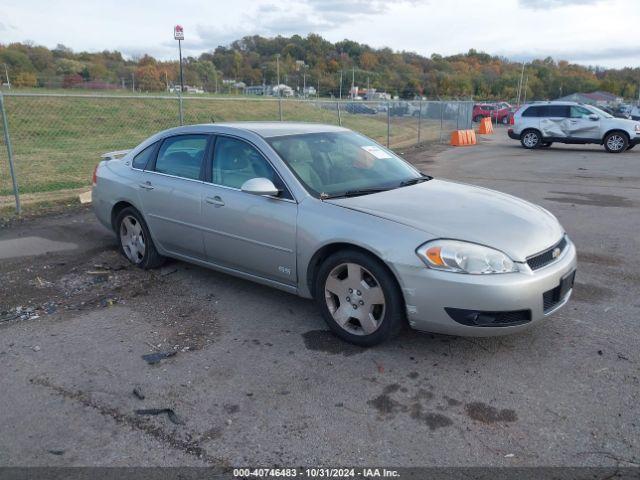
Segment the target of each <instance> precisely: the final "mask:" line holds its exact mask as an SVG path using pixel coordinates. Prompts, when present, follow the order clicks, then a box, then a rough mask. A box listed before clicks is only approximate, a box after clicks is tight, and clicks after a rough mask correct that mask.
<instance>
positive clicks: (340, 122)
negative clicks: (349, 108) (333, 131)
mask: <svg viewBox="0 0 640 480" xmlns="http://www.w3.org/2000/svg"><path fill="white" fill-rule="evenodd" d="M336 105H338V125H340V126H342V114H341V113H340V100H338V101H337V102H336Z"/></svg>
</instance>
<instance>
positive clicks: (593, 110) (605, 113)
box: [589, 106, 613, 118]
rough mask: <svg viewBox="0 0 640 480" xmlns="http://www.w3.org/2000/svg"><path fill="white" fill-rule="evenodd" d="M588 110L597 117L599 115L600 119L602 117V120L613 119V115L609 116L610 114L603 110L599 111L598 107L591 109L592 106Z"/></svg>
mask: <svg viewBox="0 0 640 480" xmlns="http://www.w3.org/2000/svg"><path fill="white" fill-rule="evenodd" d="M589 109H590V110H591V111H592V112H593V113H595V114H597V115H600V116H601V117H604V118H613V115H611V114H609V113H607V112H605V111H604V110H601V109H599V108H598V107H593V106H592V107H589Z"/></svg>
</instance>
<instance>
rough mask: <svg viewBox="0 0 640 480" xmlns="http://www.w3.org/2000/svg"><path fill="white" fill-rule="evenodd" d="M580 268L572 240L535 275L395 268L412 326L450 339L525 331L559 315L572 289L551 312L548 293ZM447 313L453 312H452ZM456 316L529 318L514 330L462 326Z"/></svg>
mask: <svg viewBox="0 0 640 480" xmlns="http://www.w3.org/2000/svg"><path fill="white" fill-rule="evenodd" d="M518 265H522V264H518ZM576 265H577V255H576V249H575V246H574V245H573V243H572V242H571V241H570V240H569V241H568V245H567V247H566V248H565V249H564V251H563V252H562V254H561V256H560V257H559V258H558V259H557V260H556V261H554V262H553V263H551V264H549V265H547V266H545V267H543V268H541V269H539V270H536V271H531V270H530V269H529V268H528V266H526V264H525V265H524V266H523V267H522V270H523V271H521V272H518V273H507V274H497V275H466V274H459V273H450V272H442V271H437V270H432V269H429V268H427V267H418V268H416V267H415V266H404V267H402V266H398V265H396V266H395V267H396V271H397V272H398V274H399V276H400V278H401V279H402V281H401V283H402V290H403V293H404V298H405V303H406V308H407V318H408V320H409V324H410V325H411V327H413V328H415V329H416V330H425V331H429V332H435V333H444V334H449V335H460V336H477V337H484V336H494V335H505V334H509V333H514V332H518V331H521V330H524V329H527V328H529V327H531V326H532V325H534V324H536V323H538V322H540V321H541V320H543V319H545V318H547V317H549V316H550V315H551V314H552V313H554V312H555V311H557V310H559V309H560V308H561V307H562V306H563V305H564V304H566V302H567V301H568V300H569V297H570V296H571V292H572V289H569V290H568V291H567V292H566V293H565V292H563V295H562V298H557V299H556V302H555V303H553V304H552V306H551V307H550V306H549V303H548V300H549V293H550V292H551V291H554V289H557V288H558V287H559V285H560V282H561V280H562V279H563V278H565V277H567V276H569V275H570V274H571V272H573V271H574V270H575V269H576ZM556 291H557V290H556ZM545 293H547V296H546V297H545ZM545 301H546V302H547V303H546V308H545ZM445 309H449V313H448V312H447V310H445ZM452 311H477V312H493V313H496V312H504V313H509V314H511V313H514V312H516V311H518V312H522V311H529V312H530V315H528V319H526V321H522V322H519V323H518V324H515V325H510V326H495V325H492V326H472V325H465V324H463V323H460V321H459V319H458V321H456V320H454V319H453V317H452V315H451V312H452Z"/></svg>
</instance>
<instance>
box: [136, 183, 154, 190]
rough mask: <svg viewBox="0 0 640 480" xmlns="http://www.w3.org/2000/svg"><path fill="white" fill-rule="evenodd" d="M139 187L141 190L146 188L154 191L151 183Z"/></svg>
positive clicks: (141, 184)
mask: <svg viewBox="0 0 640 480" xmlns="http://www.w3.org/2000/svg"><path fill="white" fill-rule="evenodd" d="M138 186H139V187H140V188H144V189H145V190H153V185H151V182H144V183H140V184H138Z"/></svg>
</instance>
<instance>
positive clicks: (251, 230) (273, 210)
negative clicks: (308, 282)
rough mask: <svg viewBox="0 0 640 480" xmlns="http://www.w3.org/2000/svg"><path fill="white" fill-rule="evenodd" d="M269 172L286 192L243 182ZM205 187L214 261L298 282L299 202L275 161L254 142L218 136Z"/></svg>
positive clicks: (208, 238) (209, 251)
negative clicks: (246, 188)
mask: <svg viewBox="0 0 640 480" xmlns="http://www.w3.org/2000/svg"><path fill="white" fill-rule="evenodd" d="M257 177H265V178H268V179H269V180H271V181H272V182H273V183H274V185H275V186H276V187H278V188H279V189H280V190H281V192H280V195H278V196H277V197H267V196H260V195H253V194H250V193H246V192H243V191H242V190H241V189H240V187H242V184H243V183H244V182H246V181H247V180H250V179H252V178H257ZM207 178H208V180H209V181H210V183H207V184H205V186H204V191H203V202H202V205H203V207H202V208H203V221H204V225H205V232H204V243H205V249H206V255H207V259H208V260H209V261H210V262H212V263H215V264H218V265H221V266H224V267H227V268H232V269H234V270H240V271H242V272H245V273H249V274H252V275H257V276H259V277H262V278H266V279H270V280H274V281H277V282H280V283H285V284H289V285H295V283H296V280H297V277H296V223H297V218H296V217H297V213H298V205H297V203H296V202H295V200H294V199H293V196H292V195H291V194H290V193H289V191H288V189H287V187H286V185H285V184H284V182H283V181H282V180H281V178H280V176H279V175H278V174H277V172H276V171H275V169H274V167H273V166H272V165H271V163H270V162H269V161H268V160H267V159H266V158H265V157H264V156H263V155H262V154H261V153H260V152H259V151H258V150H257V149H256V147H255V146H253V145H252V144H250V143H248V142H246V141H244V140H242V139H240V138H236V137H230V136H222V135H221V136H218V137H217V139H216V141H215V147H214V149H213V158H212V164H211V168H210V169H208V173H207Z"/></svg>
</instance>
